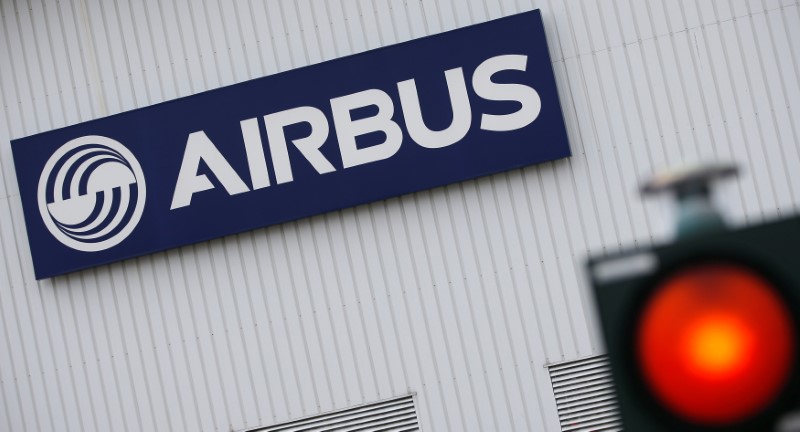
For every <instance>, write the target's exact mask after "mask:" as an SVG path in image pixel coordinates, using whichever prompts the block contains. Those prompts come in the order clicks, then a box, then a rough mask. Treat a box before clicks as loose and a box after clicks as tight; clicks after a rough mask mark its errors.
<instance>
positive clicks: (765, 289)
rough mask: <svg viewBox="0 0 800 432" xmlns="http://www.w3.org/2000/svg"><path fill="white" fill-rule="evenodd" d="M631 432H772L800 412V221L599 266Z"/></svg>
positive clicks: (690, 240)
mask: <svg viewBox="0 0 800 432" xmlns="http://www.w3.org/2000/svg"><path fill="white" fill-rule="evenodd" d="M589 275H590V278H591V280H592V284H593V286H594V294H595V297H596V302H597V306H598V308H599V315H600V320H601V324H602V329H603V334H604V336H605V342H606V349H607V351H608V355H609V357H610V360H611V368H612V374H613V377H614V383H615V386H616V390H617V394H618V397H619V401H620V410H621V414H622V418H623V424H624V427H625V430H627V431H648V432H651V431H652V432H659V431H692V430H696V431H713V430H726V431H729V430H730V431H771V430H776V429H775V428H776V426H777V424H778V423H779V422H780V421H781V420H782V419H783V418H784V416H786V415H787V414H789V413H792V412H795V411H797V410H800V391H798V389H800V385H799V384H800V313H799V312H800V217H795V218H792V219H787V220H783V221H778V222H772V223H767V224H763V225H760V226H756V227H750V228H744V229H739V230H735V231H725V230H718V231H709V232H708V233H704V234H697V235H692V236H688V237H684V238H679V239H678V240H677V241H676V242H674V243H672V244H668V245H662V246H656V247H654V248H652V249H650V250H639V251H631V252H627V253H622V254H619V255H615V256H607V257H603V258H596V259H590V261H589Z"/></svg>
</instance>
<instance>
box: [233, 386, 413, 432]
mask: <svg viewBox="0 0 800 432" xmlns="http://www.w3.org/2000/svg"><path fill="white" fill-rule="evenodd" d="M418 430H419V423H418V420H417V410H416V408H415V407H414V396H413V395H408V396H403V397H400V398H395V399H389V400H385V401H383V402H377V403H372V404H368V405H360V406H357V407H353V408H347V409H343V410H340V411H334V412H329V413H326V414H320V415H315V416H311V417H306V418H303V419H299V420H293V421H289V422H286V423H281V424H278V425H274V426H267V427H262V428H256V429H248V430H247V431H246V432H299V431H303V432H345V431H347V432H350V431H376V432H377V431H380V432H412V431H418Z"/></svg>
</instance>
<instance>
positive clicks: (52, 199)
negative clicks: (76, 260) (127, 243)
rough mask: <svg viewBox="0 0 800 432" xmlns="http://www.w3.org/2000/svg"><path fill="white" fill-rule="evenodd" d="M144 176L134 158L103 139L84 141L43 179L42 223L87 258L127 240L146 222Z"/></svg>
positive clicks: (54, 159)
mask: <svg viewBox="0 0 800 432" xmlns="http://www.w3.org/2000/svg"><path fill="white" fill-rule="evenodd" d="M145 197H146V187H145V181H144V174H143V173H142V167H141V166H140V165H139V162H138V161H137V160H136V158H135V157H134V156H133V154H132V153H131V152H130V150H128V149H127V148H125V146H123V145H122V144H120V143H119V142H117V141H115V140H113V139H111V138H107V137H103V136H97V135H92V136H84V137H80V138H76V139H74V140H71V141H69V142H67V143H66V144H64V145H63V146H61V147H60V148H59V149H58V150H57V151H56V152H55V153H54V154H53V156H51V157H50V159H49V160H48V161H47V164H45V166H44V170H43V171H42V175H41V177H40V178H39V188H38V195H37V198H38V202H39V212H40V213H41V216H42V220H44V224H45V225H46V226H47V229H48V230H49V231H50V233H51V234H52V235H53V236H54V237H55V238H56V239H58V241H60V242H61V243H63V244H64V245H66V246H69V247H71V248H72V249H77V250H79V251H84V252H97V251H101V250H105V249H108V248H110V247H113V246H115V245H117V244H119V243H120V242H121V241H123V240H125V238H127V237H128V236H129V235H130V234H131V232H133V229H134V228H136V225H137V224H138V223H139V220H140V219H141V217H142V212H143V211H144V203H145Z"/></svg>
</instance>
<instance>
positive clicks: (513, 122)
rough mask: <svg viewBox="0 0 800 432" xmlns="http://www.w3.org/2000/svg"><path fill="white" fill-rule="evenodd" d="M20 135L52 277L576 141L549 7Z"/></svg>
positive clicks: (498, 165)
mask: <svg viewBox="0 0 800 432" xmlns="http://www.w3.org/2000/svg"><path fill="white" fill-rule="evenodd" d="M12 149H13V154H14V161H15V164H16V171H17V179H18V181H19V189H20V195H21V199H22V204H23V208H24V212H25V222H26V225H27V229H28V238H29V242H30V245H31V253H32V255H33V263H34V270H35V273H36V277H37V278H45V277H50V276H55V275H59V274H63V273H67V272H70V271H74V270H78V269H83V268H87V267H91V266H95V265H99V264H105V263H110V262H113V261H118V260H122V259H125V258H131V257H135V256H140V255H143V254H148V253H152V252H157V251H161V250H165V249H168V248H173V247H177V246H182V245H186V244H190V243H195V242H199V241H203V240H208V239H212V238H216V237H221V236H224V235H228V234H234V233H238V232H242V231H246V230H250V229H254V228H259V227H264V226H267V225H272V224H276V223H280V222H285V221H289V220H293V219H298V218H302V217H306V216H310V215H314V214H319V213H323V212H327V211H331V210H336V209H341V208H344V207H350V206H354V205H357V204H362V203H366V202H370V201H374V200H379V199H384V198H389V197H393V196H397V195H401V194H405V193H409V192H414V191H419V190H422V189H428V188H432V187H435V186H440V185H444V184H448V183H453V182H457V181H461V180H466V179H471V178H475V177H479V176H484V175H487V174H492V173H496V172H500V171H505V170H509V169H513V168H518V167H522V166H526V165H531V164H535V163H540V162H544V161H550V160H554V159H559V158H563V157H567V156H569V155H570V150H569V145H568V143H567V135H566V131H565V128H564V120H563V117H562V113H561V108H560V106H559V101H558V95H557V93H556V85H555V80H554V78H553V70H552V65H551V61H550V56H549V54H548V51H547V43H546V40H545V34H544V28H543V27H542V20H541V16H540V13H539V11H533V12H527V13H523V14H519V15H514V16H510V17H506V18H502V19H498V20H494V21H490V22H487V23H484V24H479V25H475V26H471V27H466V28H461V29H457V30H453V31H450V32H446V33H442V34H439V35H435V36H430V37H425V38H421V39H417V40H413V41H409V42H405V43H401V44H397V45H393V46H389V47H385V48H380V49H376V50H372V51H368V52H365V53H362V54H357V55H354V56H350V57H344V58H340V59H336V60H332V61H327V62H324V63H320V64H317V65H313V66H309V67H304V68H300V69H296V70H292V71H288V72H284V73H279V74H276V75H272V76H268V77H265V78H259V79H255V80H252V81H247V82H243V83H240V84H236V85H232V86H229V87H224V88H220V89H216V90H212V91H208V92H204V93H200V94H197V95H193V96H188V97H185V98H181V99H177V100H173V101H169V102H165V103H160V104H157V105H154V106H150V107H146V108H141V109H136V110H133V111H128V112H124V113H121V114H117V115H112V116H110V117H105V118H101V119H97V120H92V121H88V122H85V123H81V124H78V125H74V126H69V127H66V128H63V129H58V130H54V131H50V132H45V133H41V134H38V135H34V136H31V137H27V138H21V139H18V140H15V141H13V142H12Z"/></svg>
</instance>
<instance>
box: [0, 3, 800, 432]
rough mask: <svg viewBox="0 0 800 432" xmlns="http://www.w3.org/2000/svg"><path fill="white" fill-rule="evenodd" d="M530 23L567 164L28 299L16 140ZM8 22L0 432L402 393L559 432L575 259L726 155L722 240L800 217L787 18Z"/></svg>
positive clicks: (206, 415)
mask: <svg viewBox="0 0 800 432" xmlns="http://www.w3.org/2000/svg"><path fill="white" fill-rule="evenodd" d="M532 8H541V9H542V13H543V17H544V21H545V28H546V31H547V36H548V39H549V44H550V51H551V56H552V58H553V61H554V63H553V68H554V69H555V72H556V79H557V82H558V86H559V92H560V97H561V101H562V105H563V108H564V113H565V117H566V123H567V128H568V131H569V137H570V141H571V144H572V148H573V152H574V154H575V155H574V157H572V158H571V159H569V160H564V161H559V162H555V163H548V164H544V165H540V166H536V167H529V168H525V169H523V170H516V171H511V172H508V173H504V174H499V175H495V176H492V177H488V178H483V179H479V180H477V181H469V182H465V183H461V184H456V185H451V186H447V187H444V188H439V189H435V190H432V191H426V192H421V193H417V194H412V195H408V196H404V197H401V198H395V199H390V200H387V201H384V202H377V203H373V204H369V205H364V206H360V207H357V208H354V209H348V210H344V211H340V212H334V213H329V214H326V215H322V216H316V217H313V218H310V219H303V220H300V221H298V222H293V223H287V224H284V225H280V226H275V227H271V228H268V229H262V230H256V231H254V232H250V233H245V234H242V235H237V236H232V237H228V238H224V239H220V240H214V241H211V242H207V243H202V244H198V245H195V246H189V247H185V248H181V249H178V250H172V251H169V252H166V253H160V254H156V255H153V256H147V257H144V258H139V259H135V260H130V261H126V262H123V263H118V264H113V265H110V266H104V267H100V268H97V269H93V270H88V271H84V272H80V273H75V274H72V275H69V276H66V277H59V278H56V279H52V280H45V281H41V282H36V281H35V279H34V277H33V273H32V267H31V262H30V253H29V249H28V246H27V239H26V235H25V231H24V223H23V218H22V213H21V206H20V201H19V197H18V189H17V185H16V180H15V175H14V167H13V162H12V158H11V149H10V145H9V140H10V139H11V138H15V137H22V136H26V135H30V134H33V133H36V132H40V131H45V130H49V129H53V128H57V127H61V126H65V125H69V124H74V123H78V122H81V121H85V120H89V119H92V118H97V117H102V116H105V115H108V114H113V113H117V112H121V111H125V110H129V109H132V108H136V107H142V106H147V105H150V104H153V103H156V102H160V101H163V100H169V99H173V98H176V97H180V96H185V95H189V94H192V93H196V92H199V91H202V90H206V89H210V88H216V87H219V86H223V85H228V84H232V83H235V82H239V81H243V80H246V79H250V78H254V77H259V76H263V75H269V74H272V73H275V72H278V71H282V70H287V69H292V68H295V67H299V66H303V65H306V64H311V63H316V62H319V61H323V60H326V59H331V58H336V57H339V56H342V55H346V54H350V53H355V52H359V51H363V50H367V49H371V48H375V47H379V46H383V45H387V44H392V43H395V42H399V41H404V40H408V39H412V38H415V37H420V36H423V35H426V34H433V33H438V32H441V31H445V30H448V29H452V28H456V27H460V26H464V25H468V24H471V23H477V22H482V21H485V20H487V19H491V18H496V17H500V16H503V15H508V14H512V13H515V12H519V11H523V10H528V9H532ZM0 19H1V20H0V29H1V31H0V99H1V100H2V102H3V103H2V114H0V158H2V165H1V167H2V178H1V179H0V242H1V243H2V249H0V254H2V266H0V314H1V315H2V319H1V320H0V399H1V400H2V403H0V430H9V431H23V430H24V431H51V430H58V431H60V430H70V431H100V430H114V431H144V430H153V431H156V430H157V431H201V430H203V431H212V430H213V431H227V430H231V429H233V430H239V429H244V428H246V427H254V426H259V425H268V424H272V423H277V422H279V421H283V420H287V419H291V418H297V417H302V416H305V415H310V414H316V413H319V412H323V411H329V410H332V409H338V408H344V407H346V406H350V405H356V404H361V403H365V402H372V401H376V400H380V399H386V398H389V397H393V396H398V395H402V394H406V393H410V392H416V393H417V395H418V399H417V405H418V407H419V410H420V416H421V420H420V422H421V425H422V427H423V429H424V430H426V431H428V432H431V431H434V432H439V431H468V430H483V431H534V430H550V431H553V430H558V419H557V415H556V409H555V403H554V400H553V394H552V389H551V387H550V382H549V377H548V374H547V371H546V369H545V368H544V367H543V366H544V365H545V364H548V363H552V362H558V361H562V360H571V359H575V358H579V357H584V356H588V355H591V354H595V353H598V352H601V351H602V347H601V346H600V345H599V342H598V337H597V331H596V328H595V327H594V325H593V324H592V322H593V321H592V320H593V318H592V311H591V309H589V307H590V306H591V305H590V304H589V303H588V300H587V295H586V293H585V287H584V284H583V282H582V280H581V278H582V276H581V275H580V272H581V265H580V262H581V261H582V259H583V257H584V256H585V255H586V254H587V252H591V253H603V251H606V250H618V249H619V248H620V247H621V245H634V244H639V245H647V244H650V243H651V242H652V241H653V240H654V239H656V240H657V239H660V238H664V237H665V235H666V233H667V231H668V230H667V229H665V227H666V226H667V225H668V221H669V217H667V216H665V215H664V210H665V209H667V206H666V205H665V202H664V201H658V200H652V199H649V200H648V201H646V202H644V203H643V202H642V201H641V200H640V199H639V197H638V195H637V193H636V192H635V185H636V184H637V182H639V181H640V180H641V179H642V178H644V177H645V176H646V175H648V174H649V173H650V172H651V171H653V170H654V169H659V168H662V167H665V166H671V165H682V164H685V163H690V162H694V161H698V160H731V159H736V160H737V161H740V162H742V163H743V164H744V167H745V175H744V176H743V178H742V179H741V181H740V182H738V183H735V182H734V183H729V184H728V185H726V186H725V187H724V188H723V190H722V193H721V194H720V201H721V202H722V204H723V206H724V207H725V208H726V209H727V210H728V211H729V212H730V214H731V215H732V216H733V219H734V220H735V221H737V222H738V223H745V222H757V221H759V220H762V219H764V218H771V217H775V216H778V215H782V214H783V215H785V214H790V213H795V212H796V209H797V206H798V204H800V182H798V172H800V155H799V154H798V153H799V152H798V129H800V117H799V116H798V112H800V87H798V81H800V80H799V79H798V78H800V75H799V74H798V68H800V65H798V58H800V5H798V1H797V0H763V1H762V0H735V1H734V0H732V1H725V0H719V1H712V0H708V1H705V0H703V1H693V0H680V1H679V0H672V1H668V0H663V1H657V0H647V1H644V0H599V1H595V0H583V1H582V0H569V1H564V2H561V1H555V0H535V1H527V0H524V1H523V0H520V1H513V0H485V1H484V0H438V1H433V0H404V1H401V0H341V1H339V0H327V1H324V0H296V1H295V0H269V1H256V0H252V1H244V0H237V1H215V0H202V1H201V0H197V1H193V0H174V1H170V0H130V1H126V0H113V1H108V0H60V1H59V0H27V1H25V0H16V1H14V0H0ZM173 144H174V143H173ZM176 145H177V144H176Z"/></svg>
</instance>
